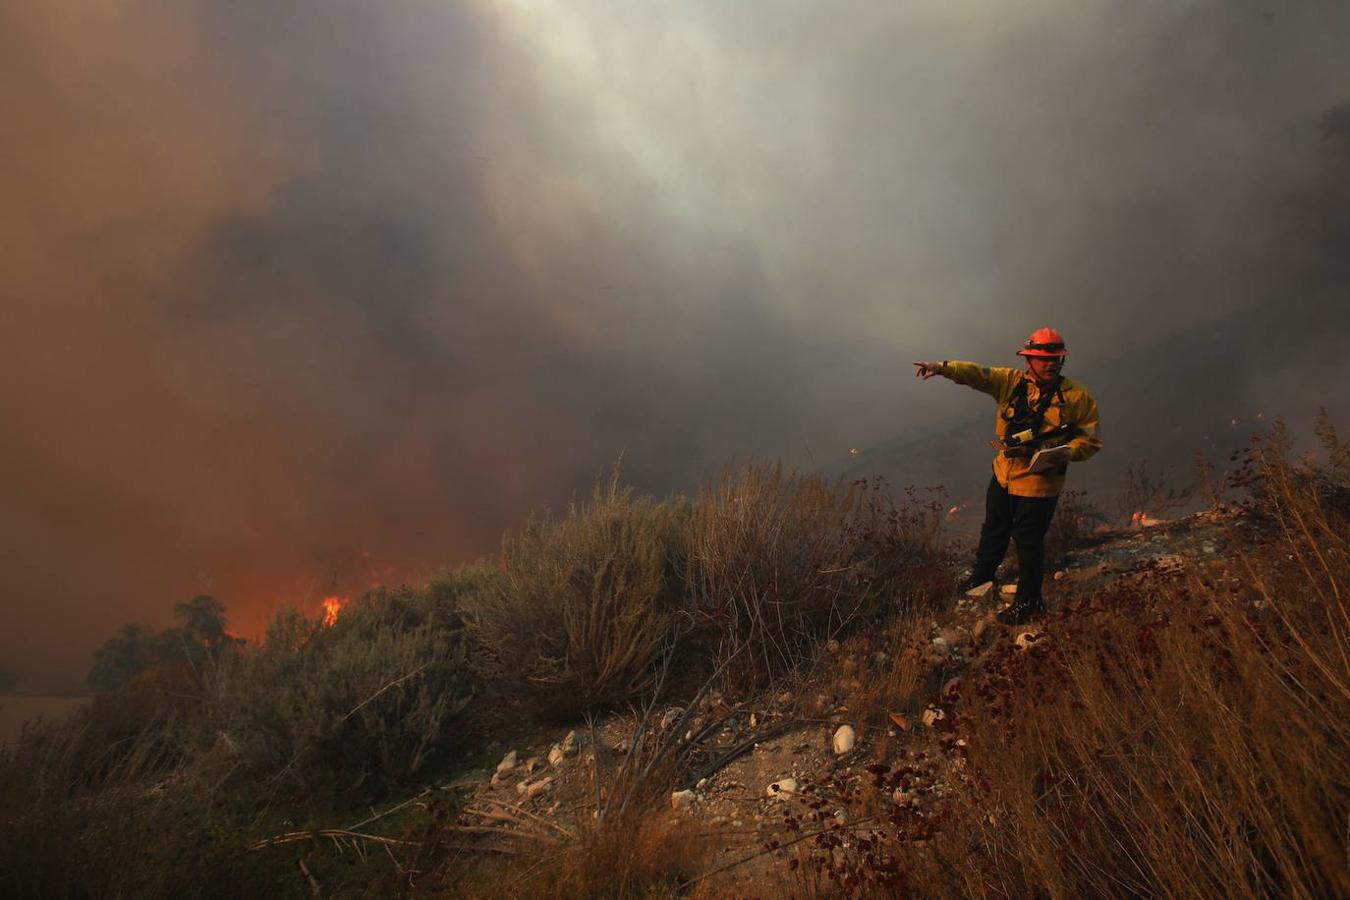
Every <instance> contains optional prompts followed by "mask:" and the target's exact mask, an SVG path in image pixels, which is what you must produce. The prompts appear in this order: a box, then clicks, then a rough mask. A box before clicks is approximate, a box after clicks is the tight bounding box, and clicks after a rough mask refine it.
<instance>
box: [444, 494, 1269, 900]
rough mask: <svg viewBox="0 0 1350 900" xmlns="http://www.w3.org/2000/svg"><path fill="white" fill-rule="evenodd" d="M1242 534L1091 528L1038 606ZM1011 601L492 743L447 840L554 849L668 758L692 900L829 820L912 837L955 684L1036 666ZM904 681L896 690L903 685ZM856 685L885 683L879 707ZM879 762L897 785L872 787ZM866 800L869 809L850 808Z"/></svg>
mask: <svg viewBox="0 0 1350 900" xmlns="http://www.w3.org/2000/svg"><path fill="white" fill-rule="evenodd" d="M1243 527H1247V526H1246V522H1245V520H1244V519H1242V518H1241V517H1240V516H1237V515H1235V514H1232V513H1229V512H1205V513H1199V514H1196V515H1192V516H1189V517H1186V518H1182V519H1177V520H1175V521H1168V522H1164V521H1158V520H1154V519H1148V518H1144V519H1143V521H1142V522H1137V523H1135V524H1134V525H1132V526H1131V527H1129V528H1123V529H1103V530H1100V531H1098V532H1097V533H1095V534H1094V535H1092V536H1091V537H1090V538H1089V539H1088V540H1086V541H1085V542H1084V543H1083V544H1082V545H1080V547H1079V548H1078V549H1077V550H1076V551H1075V552H1074V554H1073V556H1072V557H1071V558H1070V559H1069V560H1068V562H1067V564H1066V565H1065V567H1064V568H1063V569H1060V570H1058V571H1056V572H1055V573H1054V575H1053V581H1049V580H1048V581H1047V590H1046V594H1047V601H1048V603H1049V605H1050V607H1051V609H1052V611H1053V610H1054V609H1055V608H1056V607H1058V606H1061V605H1063V604H1064V603H1066V602H1068V601H1069V600H1070V599H1071V598H1072V597H1073V596H1074V595H1075V594H1078V593H1081V592H1091V591H1094V590H1096V589H1099V588H1100V587H1102V586H1103V585H1104V584H1106V583H1107V582H1108V581H1112V580H1115V579H1121V578H1134V577H1144V576H1146V575H1147V573H1159V572H1163V573H1176V572H1181V571H1185V570H1186V569H1187V568H1189V567H1195V566H1203V565H1206V564H1207V563H1209V562H1212V561H1214V560H1217V559H1221V558H1223V557H1224V556H1225V555H1226V552H1225V549H1226V548H1225V545H1226V544H1227V542H1228V540H1229V538H1228V537H1227V535H1229V534H1231V533H1232V529H1234V528H1243ZM1011 590H1012V586H1011V585H1008V586H1006V587H1005V588H1003V589H1002V590H994V591H991V592H989V594H988V595H986V596H985V597H983V598H980V599H973V600H972V599H967V598H964V597H962V598H957V599H956V600H955V601H954V602H953V603H952V605H951V607H950V609H948V610H946V611H945V612H943V613H941V614H939V615H938V616H937V617H936V618H933V619H930V620H929V621H926V622H911V623H909V627H908V629H907V630H906V631H904V632H902V633H900V634H899V635H898V636H892V635H887V636H873V637H872V638H870V639H863V640H851V641H849V642H848V643H846V644H845V645H842V646H841V645H840V644H839V643H838V642H836V641H831V642H829V644H827V645H826V647H825V648H824V651H823V654H822V658H821V660H820V664H819V665H818V666H817V667H816V668H815V670H814V674H812V675H811V676H809V677H806V678H804V679H803V680H802V681H801V682H799V683H797V684H794V685H788V686H782V687H780V689H779V690H776V691H774V692H773V693H771V694H769V695H766V696H763V697H760V698H758V699H757V700H756V701H755V702H753V703H749V704H740V705H730V704H728V703H727V702H726V701H725V700H724V698H723V697H722V696H720V695H719V694H717V693H710V694H708V695H707V696H704V697H702V698H701V699H700V700H699V701H698V703H697V706H696V707H695V708H694V709H690V710H683V709H679V708H674V707H672V708H668V709H665V708H663V709H659V710H653V711H651V712H650V713H649V714H648V715H647V717H646V719H645V721H644V720H642V719H640V718H639V717H636V716H632V715H629V716H612V717H610V718H608V719H606V720H604V721H602V722H598V723H595V725H594V726H593V727H588V726H578V727H574V728H571V729H560V730H559V731H558V733H556V734H548V733H546V734H541V735H538V736H537V738H536V739H535V740H533V741H527V742H518V743H517V744H514V745H511V746H499V747H498V748H497V749H498V751H499V755H497V756H494V759H498V760H499V762H498V763H497V765H496V767H495V770H493V771H488V770H482V771H479V772H477V773H475V774H474V775H473V776H471V777H470V778H469V779H468V780H467V781H466V782H463V783H464V784H466V785H467V787H468V795H467V798H466V801H465V803H464V805H463V807H462V810H463V812H462V813H461V814H460V816H459V819H458V823H457V827H459V828H461V829H463V830H464V833H465V834H467V835H471V836H472V837H473V839H474V840H475V841H476V842H478V844H479V846H483V845H485V844H492V843H494V842H495V843H497V844H499V845H500V844H502V842H507V843H509V842H512V841H515V842H519V841H522V840H538V841H542V842H550V841H556V840H557V839H559V838H560V837H562V836H564V835H568V834H574V833H575V831H576V829H577V828H579V827H581V826H582V820H583V818H584V817H588V816H589V817H591V818H594V817H595V815H596V810H597V808H606V807H612V805H613V804H612V803H610V802H609V801H610V800H612V799H615V798H603V797H597V794H596V789H595V784H596V778H595V771H596V769H597V767H599V768H600V769H601V770H602V772H604V773H614V772H617V771H621V770H623V768H624V767H625V766H628V767H629V769H630V772H631V771H634V770H637V769H640V768H642V767H643V766H644V765H645V764H646V762H647V761H649V760H650V757H651V755H652V754H653V753H657V754H659V753H663V752H664V753H672V754H675V753H678V754H679V755H680V759H681V761H682V768H683V770H684V772H685V776H684V780H682V781H681V782H680V783H678V784H677V785H676V790H675V791H674V792H672V793H671V794H670V796H669V804H670V808H671V810H672V815H674V816H676V817H678V818H679V820H680V821H681V823H682V824H683V826H684V827H686V828H688V829H690V830H692V831H694V832H696V833H697V835H698V836H699V838H700V841H699V844H698V846H700V847H702V848H704V849H703V850H702V853H703V859H702V866H701V875H700V876H699V883H698V884H697V885H696V888H695V891H694V893H695V894H696V895H703V896H770V895H773V894H776V893H780V890H778V887H779V886H781V887H787V884H785V883H784V882H783V879H787V878H790V877H792V876H790V875H789V873H790V872H791V871H792V869H791V867H790V863H789V860H790V858H791V857H792V856H793V855H794V853H800V852H801V850H800V849H798V848H799V847H800V846H801V845H800V844H798V843H794V841H797V840H798V839H799V838H800V837H801V836H802V835H809V834H810V833H812V830H813V829H816V828H820V827H828V826H830V825H832V824H834V823H835V822H844V823H848V822H850V821H851V822H852V823H853V824H855V825H860V824H863V820H865V819H866V818H867V817H868V816H876V815H886V816H888V817H889V818H891V819H892V820H893V821H894V817H895V814H896V812H897V811H899V812H900V813H901V814H902V815H903V816H904V817H907V818H906V821H909V822H912V826H913V828H914V829H916V833H922V829H923V828H924V827H925V821H926V818H927V817H928V816H929V814H930V811H931V810H932V809H933V808H934V806H935V805H936V804H939V803H940V801H941V798H942V796H943V795H944V793H945V792H946V791H947V790H948V789H949V787H950V785H951V784H952V783H954V782H955V781H957V780H959V779H963V778H966V777H969V775H968V773H967V772H966V770H965V767H964V753H963V748H964V746H965V739H964V738H963V737H962V736H961V734H960V728H959V727H954V726H953V724H952V720H951V719H950V718H949V717H948V711H947V708H948V707H949V702H950V701H951V700H953V699H954V698H955V697H956V696H957V695H958V693H959V691H960V688H961V684H962V681H963V680H964V679H968V678H970V677H971V676H972V675H973V674H975V673H976V672H978V670H979V669H980V668H981V667H982V666H985V665H987V664H988V663H989V661H990V660H991V659H995V658H997V656H998V654H1000V653H1003V654H1007V653H1028V654H1036V653H1037V652H1038V651H1037V646H1038V643H1039V642H1041V641H1042V639H1043V634H1042V632H1041V630H1040V629H1038V628H1037V627H1035V626H1034V625H1032V626H1024V627H1020V628H1007V627H1004V626H1002V625H999V624H998V623H997V622H996V620H995V619H994V615H995V613H996V612H997V611H998V610H999V609H1001V608H1002V607H1003V606H1004V605H1006V604H1007V603H1008V602H1010V601H1011V600H1012V596H1011V593H1010V591H1011ZM891 638H894V639H895V640H897V641H898V642H897V643H888V642H887V640H888V639H891ZM906 667H907V668H906ZM901 669H906V671H907V672H908V675H907V676H906V678H899V677H897V673H898V672H900V670H901ZM902 683H912V684H914V685H916V686H917V690H916V691H910V692H908V694H907V696H905V697H901V696H900V695H899V693H897V696H896V697H894V698H893V699H894V702H893V703H887V700H888V699H889V698H887V697H886V696H885V695H884V693H885V692H884V686H885V685H888V684H895V685H899V684H902ZM866 685H881V686H883V689H882V691H881V693H882V696H881V697H880V699H879V700H878V698H877V696H876V692H875V691H874V692H872V694H870V695H869V693H868V691H867V689H866V687H865V686H866ZM897 690H898V689H897ZM630 757H632V758H631V759H630ZM878 763H882V764H884V765H885V766H886V767H887V769H888V770H890V771H891V772H893V773H895V774H894V775H892V776H888V780H883V779H881V778H880V777H879V776H878V775H877V765H876V764H878ZM869 766H870V767H872V768H871V770H870V771H869ZM602 781H603V779H602ZM864 787H870V791H864V790H863V788H864ZM879 787H882V788H884V789H885V791H884V793H882V794H878V792H877V788H879ZM864 794H868V795H869V796H870V797H871V798H872V799H871V800H870V801H869V802H868V803H860V802H859V798H860V797H861V796H863V795H864ZM877 797H882V798H883V799H882V801H881V806H878V802H877V799H876V798H877ZM869 804H870V805H869ZM887 805H889V807H890V808H889V809H886V808H881V807H884V806H887ZM775 843H777V845H778V847H777V849H772V850H770V849H769V848H770V847H771V846H772V845H773V844H775ZM785 858H786V859H785Z"/></svg>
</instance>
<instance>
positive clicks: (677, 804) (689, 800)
mask: <svg viewBox="0 0 1350 900" xmlns="http://www.w3.org/2000/svg"><path fill="white" fill-rule="evenodd" d="M670 805H671V807H672V808H674V809H688V808H689V807H691V806H693V805H694V792H693V791H674V792H672V793H671V795H670Z"/></svg>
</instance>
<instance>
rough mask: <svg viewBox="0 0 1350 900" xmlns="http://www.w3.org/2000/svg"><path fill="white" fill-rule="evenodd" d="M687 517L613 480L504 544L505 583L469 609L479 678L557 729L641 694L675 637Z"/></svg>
mask: <svg viewBox="0 0 1350 900" xmlns="http://www.w3.org/2000/svg"><path fill="white" fill-rule="evenodd" d="M686 515H687V513H686V506H685V504H684V503H683V502H681V501H679V500H669V501H667V502H665V503H657V502H655V501H653V500H651V499H650V498H638V497H634V496H633V492H632V489H631V488H628V487H624V486H621V485H620V483H619V473H618V470H617V469H616V470H615V471H614V472H613V474H612V475H611V476H610V478H609V479H608V480H607V481H604V482H598V483H597V484H596V486H595V490H594V492H593V494H592V496H591V502H590V504H589V505H579V504H573V505H572V506H571V507H570V508H569V509H568V511H567V515H566V516H564V517H563V518H562V519H561V520H559V521H554V522H550V521H547V520H535V521H532V522H530V524H529V525H527V526H526V527H525V529H524V530H522V531H521V532H520V533H519V534H515V535H511V536H508V537H507V538H506V540H505V542H504V545H503V552H502V556H503V560H504V566H505V571H504V572H503V573H501V577H500V578H499V579H498V580H497V581H496V582H495V583H494V584H493V586H492V588H491V589H490V590H488V591H485V592H483V593H481V594H478V595H477V596H475V597H473V598H472V599H471V600H469V601H468V602H467V604H466V613H467V615H468V617H469V621H470V625H471V628H472V630H473V633H474V636H475V637H476V639H477V641H478V644H479V645H480V647H481V648H482V650H483V659H482V666H483V670H484V673H485V675H487V677H489V678H491V679H492V680H494V681H495V682H497V683H500V684H502V685H505V686H507V687H509V688H511V689H514V690H515V691H516V692H517V693H518V695H519V696H521V697H523V698H525V699H526V700H527V701H528V702H529V703H530V704H531V706H532V707H533V708H534V709H536V710H537V711H538V712H540V713H541V714H545V715H548V716H551V717H557V718H564V719H566V718H575V717H576V716H578V715H580V714H581V713H582V712H583V711H586V710H589V709H597V708H604V707H607V706H614V705H616V704H622V703H624V702H627V701H629V700H632V699H634V698H636V697H639V696H641V695H642V694H643V693H644V692H646V691H648V690H649V689H650V687H651V685H652V679H653V675H654V666H655V663H656V662H657V661H658V657H659V654H660V652H661V651H662V648H664V647H666V646H668V645H669V644H670V642H671V639H672V636H673V635H674V634H675V632H676V626H677V620H676V610H677V608H678V606H679V592H680V585H679V571H680V567H681V562H680V561H681V557H682V554H683V544H682V536H681V526H682V523H683V521H684V519H685V517H686Z"/></svg>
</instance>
